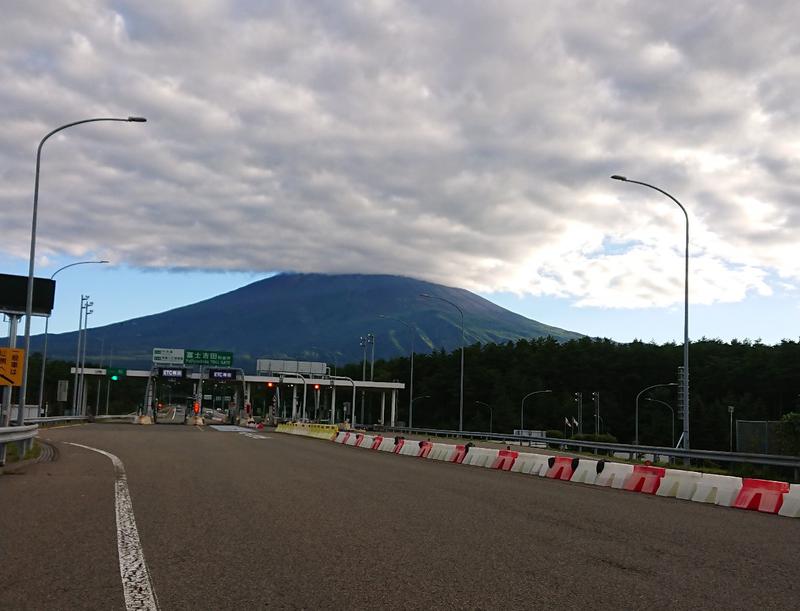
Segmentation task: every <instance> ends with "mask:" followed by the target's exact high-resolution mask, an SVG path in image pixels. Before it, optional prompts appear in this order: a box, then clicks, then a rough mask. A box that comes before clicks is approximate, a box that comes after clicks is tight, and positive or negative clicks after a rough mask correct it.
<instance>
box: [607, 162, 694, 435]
mask: <svg viewBox="0 0 800 611" xmlns="http://www.w3.org/2000/svg"><path fill="white" fill-rule="evenodd" d="M611 178H612V179H614V180H621V181H623V182H631V183H633V184H636V185H642V186H644V187H649V188H650V189H653V190H655V191H658V192H659V193H661V194H663V195H666V196H667V197H668V198H670V199H671V200H672V201H673V202H675V203H676V204H678V207H679V208H680V209H681V211H682V212H683V216H684V217H685V218H686V256H685V264H684V305H683V406H682V407H683V447H684V449H686V450H688V449H689V214H688V213H687V212H686V208H684V207H683V205H682V204H681V203H680V202H679V201H678V200H677V199H675V198H674V197H673V196H672V195H670V194H669V193H667V192H666V191H664V190H663V189H659V188H658V187H655V186H653V185H651V184H648V183H646V182H640V181H638V180H630V179H629V178H626V177H625V176H620V175H619V174H614V176H612V177H611Z"/></svg>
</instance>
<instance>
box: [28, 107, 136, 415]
mask: <svg viewBox="0 0 800 611" xmlns="http://www.w3.org/2000/svg"><path fill="white" fill-rule="evenodd" d="M98 121H123V122H126V123H128V122H132V123H144V122H146V121H147V119H145V118H144V117H128V118H127V119H115V118H105V117H100V118H95V119H83V120H81V121H73V122H72V123H67V124H66V125H62V126H61V127H57V128H56V129H54V130H53V131H51V132H50V133H48V134H47V135H46V136H45V137H44V138H42V140H41V142H39V148H37V149H36V180H35V182H34V187H33V219H32V221H31V254H30V259H29V261H28V297H27V301H26V304H25V357H24V359H23V361H22V385H21V386H20V389H19V410H17V411H18V414H17V424H18V425H19V426H22V425H23V424H24V423H25V414H24V412H25V394H26V392H27V389H28V358H29V354H30V349H31V317H32V316H33V265H34V261H35V258H36V220H37V215H38V212H39V169H40V167H41V160H42V146H43V145H44V143H45V142H46V141H47V139H48V138H49V137H50V136H52V135H53V134H57V133H58V132H60V131H61V130H64V129H67V128H68V127H73V126H75V125H81V124H83V123H95V122H98Z"/></svg>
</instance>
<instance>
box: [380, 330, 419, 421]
mask: <svg viewBox="0 0 800 611" xmlns="http://www.w3.org/2000/svg"><path fill="white" fill-rule="evenodd" d="M378 318H385V319H386V320H394V321H396V322H399V323H400V324H403V325H405V326H406V327H408V329H409V331H411V375H410V376H409V382H408V428H413V427H412V426H411V425H412V415H413V408H412V402H413V401H414V338H415V337H416V335H417V327H416V325H414V324H412V323H409V322H406V321H405V320H400V319H399V318H395V317H394V316H384V315H383V314H378Z"/></svg>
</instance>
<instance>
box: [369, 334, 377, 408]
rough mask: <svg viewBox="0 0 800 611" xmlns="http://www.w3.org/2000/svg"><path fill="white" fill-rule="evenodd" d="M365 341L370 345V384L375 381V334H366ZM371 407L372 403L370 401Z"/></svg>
mask: <svg viewBox="0 0 800 611" xmlns="http://www.w3.org/2000/svg"><path fill="white" fill-rule="evenodd" d="M367 341H368V342H369V343H370V344H372V356H371V357H370V365H369V380H370V382H372V381H373V380H374V379H375V334H374V333H367ZM370 405H372V401H370Z"/></svg>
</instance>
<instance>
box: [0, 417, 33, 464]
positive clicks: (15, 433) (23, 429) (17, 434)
mask: <svg viewBox="0 0 800 611" xmlns="http://www.w3.org/2000/svg"><path fill="white" fill-rule="evenodd" d="M38 434H39V425H38V424H28V425H25V426H3V427H0V466H3V465H4V464H5V461H6V444H7V443H20V442H21V443H22V448H21V449H22V451H21V452H20V455H21V456H23V455H24V454H25V452H27V451H28V450H29V449H30V448H31V446H32V445H33V440H34V438H35V437H36V436H37V435H38Z"/></svg>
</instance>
